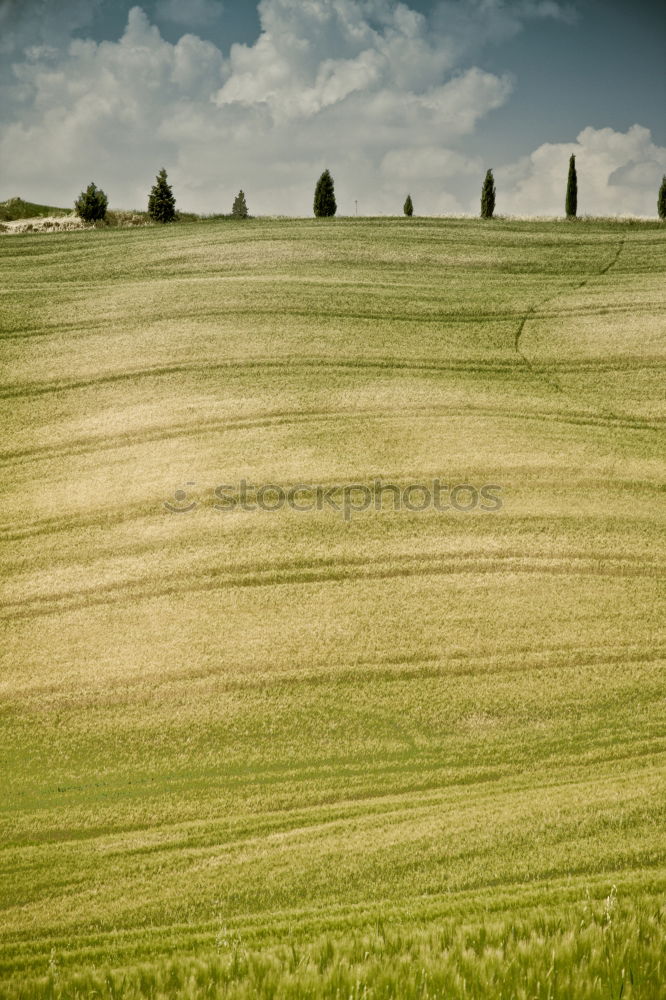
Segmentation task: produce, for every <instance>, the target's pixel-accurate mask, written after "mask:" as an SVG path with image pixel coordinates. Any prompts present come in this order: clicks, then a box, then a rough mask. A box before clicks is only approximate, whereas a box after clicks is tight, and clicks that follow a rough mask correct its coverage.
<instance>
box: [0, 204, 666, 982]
mask: <svg viewBox="0 0 666 1000" xmlns="http://www.w3.org/2000/svg"><path fill="white" fill-rule="evenodd" d="M665 268H666V239H665V238H664V228H663V226H659V225H658V224H656V223H655V224H649V223H645V224H623V223H602V222H599V223H596V222H595V223H592V222H590V223H586V224H566V223H527V222H501V221H497V222H495V223H492V224H482V223H481V222H480V221H479V222H477V221H469V220H468V221H460V220H459V221H451V220H436V221H435V220H427V219H419V220H416V219H414V220H411V221H407V220H402V219H400V220H397V219H393V220H391V219H386V220H343V219H338V220H332V221H324V220H321V221H315V220H313V221H269V220H252V221H249V222H247V223H239V224H236V223H229V222H204V223H197V224H191V225H190V224H187V223H186V224H183V225H182V226H180V227H178V228H177V229H176V228H173V227H164V228H159V227H156V228H145V229H137V230H134V231H132V230H122V229H109V230H104V231H86V232H81V233H70V234H66V235H64V234H63V235H59V234H54V235H50V236H49V237H48V239H46V238H39V237H29V236H16V237H14V238H12V239H11V240H5V241H2V242H1V243H0V273H1V274H2V287H3V309H2V314H1V316H2V319H1V320H0V323H1V324H2V338H3V339H2V349H3V361H4V366H3V376H2V385H1V386H0V395H1V396H2V407H3V410H2V419H3V428H4V433H3V441H4V445H3V449H2V456H1V458H2V462H3V464H4V474H3V476H2V485H1V487H0V488H1V489H2V518H1V524H0V541H1V545H2V559H3V565H4V567H5V572H4V584H3V608H2V614H3V636H4V638H3V644H2V656H3V667H2V696H3V702H2V732H3V737H2V756H3V772H4V775H5V780H4V793H3V803H2V837H1V842H2V848H1V852H0V857H1V860H2V870H3V872H4V873H5V874H4V876H3V881H2V896H1V905H2V924H3V930H4V933H3V938H2V941H1V942H0V983H1V985H0V997H1V998H5V1000H7V998H11V1000H18V998H25V1000H28V998H35V997H40V998H46V997H49V998H53V997H74V996H78V997H84V996H91V995H93V994H94V995H96V996H98V997H99V996H102V997H109V998H111V997H113V998H117V997H121V996H122V997H123V998H124V1000H128V998H134V997H157V996H159V997H162V996H166V997H181V996H182V997H190V998H194V997H204V996H206V997H210V996H220V997H222V996H224V997H233V998H241V997H247V998H249V997H259V998H268V997H276V998H277V997H279V998H283V997H291V998H297V997H300V998H305V997H312V998H314V997H317V998H319V997H331V998H333V997H354V998H357V997H358V998H360V997H366V998H368V1000H369V998H385V997H400V998H403V1000H405V998H406V1000H409V998H412V997H430V998H434V997H446V998H449V1000H450V998H472V997H473V998H484V1000H486V998H490V997H492V998H495V997H497V998H499V997H500V996H501V997H503V998H507V997H515V998H525V1000H527V998H534V997H538V998H544V1000H545V998H555V997H562V998H565V997H566V998H567V1000H582V998H585V1000H587V998H590V1000H591V998H602V997H603V998H607V997H609V996H612V997H619V996H621V995H622V996H624V997H625V998H626V997H634V998H639V997H640V998H644V1000H654V998H655V997H656V996H657V995H658V991H659V989H660V985H659V983H660V980H662V979H663V957H662V956H661V946H660V945H659V941H660V940H662V938H663V926H664V912H663V905H662V904H663V890H664V886H665V883H666V877H665V876H666V870H665V865H664V853H663V846H664V844H663V829H664V815H663V813H664V802H665V801H666V797H665V796H664V749H665V748H664V729H663V717H664V716H663V710H664V705H663V690H664V686H663V671H664V647H665V637H664V634H663V627H662V625H661V623H662V622H663V621H664V620H666V618H665V615H664V611H665V608H664V590H663V582H662V581H663V558H662V555H661V551H662V550H661V545H660V543H661V529H662V523H661V521H662V518H661V513H660V502H663V487H662V483H663V474H664V433H663V430H664V402H663V375H664V360H665V353H664V323H665V319H666V283H665V282H664V269H665ZM435 478H439V479H440V480H441V482H442V483H443V484H448V485H449V486H455V485H462V484H469V485H470V486H473V487H474V488H476V489H480V488H481V487H482V486H483V485H489V484H490V485H494V486H496V487H500V491H499V494H498V495H500V496H501V500H502V508H501V510H499V511H498V510H495V511H483V510H481V509H480V506H477V507H476V508H475V509H473V510H469V511H464V510H456V509H449V510H436V509H434V508H433V507H432V505H431V506H429V507H428V509H426V510H422V511H419V510H409V509H401V510H397V511H395V510H393V507H392V494H390V493H385V494H384V495H381V494H380V489H379V486H378V485H377V481H379V483H380V485H381V484H393V485H395V486H397V487H398V488H399V489H401V490H403V491H404V490H405V489H407V487H409V486H410V485H418V484H426V485H427V484H431V483H432V481H433V480H434V479H435ZM243 479H245V480H246V481H247V482H248V483H249V484H251V485H250V487H248V489H249V495H250V499H255V494H256V489H257V488H258V487H260V486H262V485H264V484H278V485H281V486H282V487H284V488H285V489H286V488H288V487H291V486H295V485H296V484H299V483H300V484H320V485H321V486H322V487H325V488H326V489H333V493H332V494H331V496H332V498H333V500H334V501H335V500H336V499H337V501H338V502H342V494H341V492H340V489H339V488H342V487H344V485H345V484H358V485H359V486H365V487H367V489H368V491H369V495H370V497H371V506H370V507H369V509H366V510H364V511H358V512H356V513H351V512H350V515H349V518H348V519H347V520H346V519H345V517H344V516H343V512H342V511H338V510H334V509H332V507H331V505H329V504H328V503H327V504H325V505H324V504H322V509H321V510H318V509H315V510H311V511H308V512H298V511H295V510H292V509H288V508H287V507H286V506H285V507H284V508H283V509H281V510H276V511H273V512H271V511H268V510H242V509H239V508H238V507H237V508H236V509H234V510H226V511H220V510H216V509H215V508H214V504H215V503H218V501H219V495H218V497H216V496H215V493H214V491H215V489H216V487H219V486H222V485H224V486H225V487H227V489H226V492H225V493H224V495H225V496H227V497H232V499H235V500H238V499H239V493H238V491H239V489H240V485H239V484H240V482H241V480H243ZM177 490H181V491H183V494H186V497H184V496H183V495H182V494H178V495H177V496H176V491H177ZM355 496H356V497H357V499H358V497H362V496H365V494H364V493H363V492H362V491H360V490H359V491H358V492H357V493H356V494H355ZM411 496H412V498H413V500H414V503H413V504H412V506H414V507H416V506H419V495H418V494H417V493H413V494H411ZM421 496H422V494H421ZM465 496H467V497H469V496H472V494H471V493H470V492H469V491H468V493H467V494H464V493H463V494H459V497H461V498H464V497H465ZM165 502H169V503H170V505H171V506H172V507H175V508H176V509H178V510H180V511H184V509H185V508H187V507H188V506H189V505H190V503H196V504H197V505H198V506H196V508H195V509H193V510H190V511H189V512H178V513H174V512H172V511H170V510H169V509H167V507H165ZM377 505H378V506H379V509H377ZM359 506H360V504H359ZM459 506H465V502H464V501H463V499H461V501H460V504H459ZM77 991H78V992H77ZM95 991H96V992H95Z"/></svg>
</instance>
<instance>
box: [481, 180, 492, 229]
mask: <svg viewBox="0 0 666 1000" xmlns="http://www.w3.org/2000/svg"><path fill="white" fill-rule="evenodd" d="M494 214H495V178H494V177H493V172H492V170H488V171H487V172H486V178H485V180H484V182H483V187H482V188H481V218H482V219H492V217H493V215H494Z"/></svg>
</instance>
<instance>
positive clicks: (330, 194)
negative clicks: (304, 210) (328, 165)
mask: <svg viewBox="0 0 666 1000" xmlns="http://www.w3.org/2000/svg"><path fill="white" fill-rule="evenodd" d="M337 210H338V206H337V205H336V203H335V189H334V187H333V178H332V177H331V175H330V173H329V172H328V170H325V171H324V172H323V174H322V175H321V177H320V178H319V180H318V181H317V186H316V188H315V194H314V214H315V215H316V216H317V218H318V219H320V218H323V217H326V216H328V217H330V216H332V215H335V213H336V212H337Z"/></svg>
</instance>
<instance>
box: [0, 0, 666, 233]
mask: <svg viewBox="0 0 666 1000" xmlns="http://www.w3.org/2000/svg"><path fill="white" fill-rule="evenodd" d="M664 38H666V4H664V3H661V2H660V3H657V2H636V3H619V2H617V0H611V2H610V3H609V2H606V3H602V2H601V0H578V2H576V0H571V2H569V0H561V2H560V0H445V2H430V0H409V2H407V0H406V2H404V3H397V2H393V0H262V3H261V4H259V5H258V7H257V6H256V5H255V4H253V3H248V2H247V0H242V2H241V0H187V2H185V0H144V2H143V3H141V2H139V3H138V4H136V3H131V2H127V0H34V2H33V0H20V2H19V0H0V66H1V68H0V97H1V98H2V100H1V103H0V107H1V108H2V110H1V111H0V126H1V128H0V198H4V197H9V196H13V195H15V194H20V195H22V196H23V197H25V198H31V199H34V200H43V201H47V202H52V203H63V204H70V203H71V202H72V200H73V198H74V197H75V196H76V194H77V193H78V191H79V190H80V189H81V187H83V186H85V184H87V183H88V181H89V180H90V179H95V180H96V182H97V183H99V184H101V185H102V186H103V187H104V188H105V190H107V191H108V194H109V197H110V201H111V204H112V205H116V206H121V205H122V206H127V207H130V206H136V207H142V205H143V202H144V201H145V197H146V191H147V189H148V188H149V186H150V183H151V182H152V178H153V176H154V174H155V172H156V171H157V169H158V168H159V167H160V166H162V165H165V166H166V167H167V170H168V171H169V176H170V178H171V179H172V181H173V184H174V190H175V193H176V196H177V200H178V202H179V204H180V205H181V207H183V208H191V209H194V210H199V211H228V210H229V208H230V205H231V201H232V200H233V196H234V194H235V193H236V191H237V190H238V188H239V187H241V186H242V187H244V189H245V190H246V192H247V195H248V202H249V206H250V210H251V211H253V212H255V213H262V214H280V213H284V214H309V213H310V211H311V201H312V188H313V185H314V181H315V180H316V176H317V175H318V173H319V172H320V170H321V169H323V167H324V166H328V167H329V168H330V169H331V171H332V173H333V175H334V178H335V180H336V187H337V192H338V201H339V203H340V210H341V212H343V213H345V212H351V211H353V206H354V203H355V201H356V200H358V201H359V210H360V211H361V212H362V213H365V214H390V213H392V212H397V211H400V207H401V205H402V201H403V200H404V196H405V194H406V193H407V191H411V193H412V195H413V198H414V202H415V206H416V211H417V213H422V214H449V213H456V214H457V213H466V212H476V211H477V206H478V192H479V189H480V184H481V181H482V179H483V173H484V172H485V169H486V167H488V166H491V167H493V169H494V170H495V174H496V180H497V185H498V203H497V204H498V211H500V212H507V213H516V214H556V213H560V212H561V211H562V205H561V202H562V199H563V186H564V176H565V174H566V164H567V162H568V156H569V154H570V153H571V152H573V153H575V154H576V156H577V161H578V165H579V175H580V194H581V197H580V203H579V204H580V209H581V211H583V212H589V213H591V214H596V213H604V214H623V213H635V214H648V215H653V214H654V213H655V203H656V192H657V188H658V185H659V181H660V179H661V176H662V174H663V173H665V172H666V148H665V147H666V115H665V114H664V106H665V101H664V98H665V97H666V70H665V68H664V64H665V61H664V58H663V45H664Z"/></svg>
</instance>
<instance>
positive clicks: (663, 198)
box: [314, 154, 666, 219]
mask: <svg viewBox="0 0 666 1000" xmlns="http://www.w3.org/2000/svg"><path fill="white" fill-rule="evenodd" d="M495 198H496V191H495V178H494V177H493V172H492V170H488V171H487V172H486V176H485V178H484V181H483V187H482V188H481V218H482V219H492V218H493V216H494V214H495ZM402 210H403V212H404V214H405V215H406V216H407V217H408V218H411V217H412V215H413V214H414V202H413V201H412V196H411V194H408V195H407V197H406V199H405V204H404V205H403V207H402ZM564 211H565V213H566V216H567V219H575V218H576V217H577V214H578V175H577V173H576V157H575V156H573V154H572V155H571V156H570V158H569V174H568V176H567V190H566V195H565V197H564ZM657 211H658V213H659V218H660V219H666V175H664V177H663V179H662V182H661V187H660V188H659V195H658V197H657ZM335 212H336V204H335V191H334V187H333V178H332V177H331V175H330V173H329V171H328V170H325V171H324V173H323V174H322V175H321V177H320V178H319V180H318V181H317V187H316V188H315V198H314V214H315V215H316V216H322V215H335Z"/></svg>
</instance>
